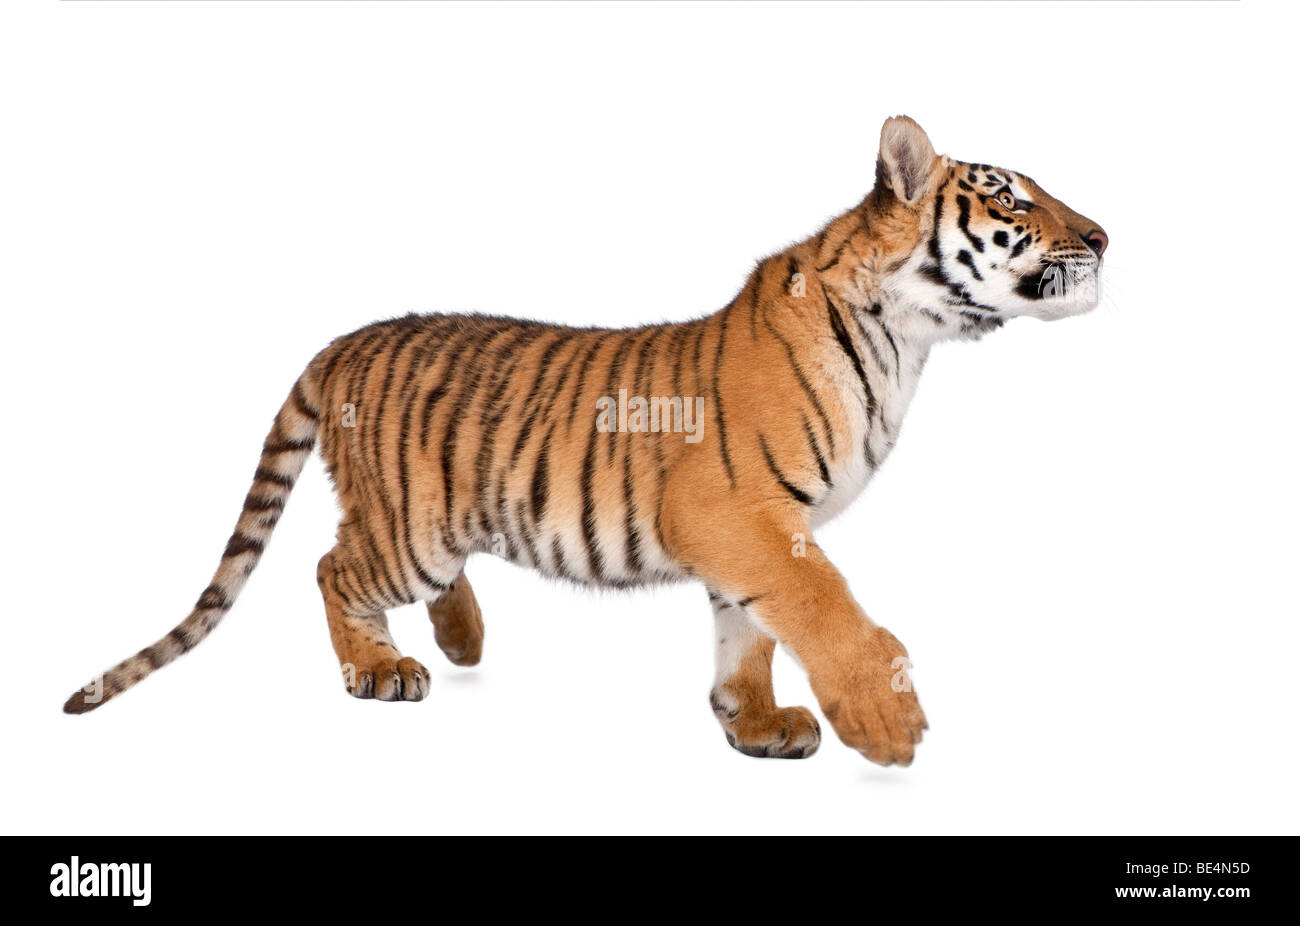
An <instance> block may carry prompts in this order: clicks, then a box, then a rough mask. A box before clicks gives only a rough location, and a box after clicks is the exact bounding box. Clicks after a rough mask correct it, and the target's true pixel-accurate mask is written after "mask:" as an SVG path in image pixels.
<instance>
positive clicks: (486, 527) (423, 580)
mask: <svg viewBox="0 0 1300 926" xmlns="http://www.w3.org/2000/svg"><path fill="white" fill-rule="evenodd" d="M1108 240H1109V239H1108V237H1107V235H1106V232H1105V231H1104V230H1103V229H1102V228H1101V226H1099V225H1098V224H1097V223H1096V222H1094V221H1093V220H1091V219H1088V218H1086V217H1084V216H1083V215H1080V214H1079V213H1077V212H1075V211H1073V210H1072V209H1070V208H1069V207H1067V206H1066V205H1065V204H1064V203H1062V202H1061V201H1059V200H1057V199H1054V198H1053V197H1051V196H1049V195H1048V194H1047V193H1046V192H1045V191H1044V190H1043V189H1042V188H1041V187H1040V186H1039V185H1038V184H1037V183H1036V182H1034V181H1033V180H1032V179H1031V178H1029V177H1028V176H1026V175H1025V174H1022V173H1018V172H1015V171H1011V170H1007V169H1004V168H1000V167H994V166H991V165H988V164H982V163H968V162H963V161H958V160H955V159H953V158H950V157H948V156H938V155H937V154H936V153H935V149H934V147H933V145H932V143H931V141H930V139H929V136H928V135H927V134H926V133H925V131H924V130H923V129H922V128H921V127H920V125H918V124H917V123H916V122H915V121H914V120H912V119H911V118H910V117H908V116H894V117H892V118H889V119H887V120H886V121H885V123H884V125H883V126H882V129H881V134H880V145H879V150H878V153H877V158H876V163H875V178H874V184H873V186H872V188H871V190H870V191H869V192H868V193H867V195H866V196H865V197H864V198H863V199H862V200H861V201H860V202H859V203H858V204H857V205H856V206H854V207H853V208H851V209H849V210H848V211H846V212H844V213H842V214H840V215H838V216H836V217H835V218H833V219H832V220H830V221H829V222H828V223H827V224H826V225H825V226H824V227H823V228H821V230H820V231H819V232H817V234H815V235H813V236H812V237H809V238H807V239H805V240H802V241H799V242H798V243H796V244H794V245H792V246H791V247H788V248H786V249H785V250H783V251H781V252H779V253H776V254H773V255H771V256H769V257H767V258H765V259H763V260H761V261H759V262H758V263H757V265H756V266H755V268H754V269H753V271H752V272H751V273H750V274H749V276H748V278H747V279H746V281H745V283H744V286H743V287H742V288H741V289H740V291H739V292H738V293H737V294H736V296H735V298H733V299H732V300H731V302H729V303H728V304H727V305H726V306H725V307H723V308H722V309H720V310H718V311H717V312H714V313H713V314H710V315H706V316H703V317H699V318H695V319H692V320H688V321H684V322H677V323H661V324H649V325H644V326H641V327H634V328H623V329H613V328H598V327H566V326H561V325H556V324H547V323H544V322H539V321H532V320H520V319H513V318H507V317H500V316H494V315H484V314H432V315H407V316H405V317H399V318H394V319H390V320H386V321H380V322H376V323H374V324H371V325H368V326H367V327H364V328H361V329H359V330H357V331H354V332H353V333H351V334H348V335H345V336H343V337H340V338H337V339H336V340H334V341H333V342H331V343H330V344H329V345H328V346H327V347H325V348H324V349H323V350H322V351H320V352H319V353H318V354H317V355H316V356H315V357H314V358H313V359H312V360H311V362H310V363H309V364H308V365H307V368H306V370H305V371H304V372H303V374H302V375H301V376H300V377H299V378H298V380H297V381H296V382H295V383H294V384H293V386H292V388H291V389H290V390H289V394H288V397H287V398H286V399H285V401H284V403H283V404H282V405H281V407H280V409H279V411H278V412H277V414H276V416H275V418H274V421H273V423H272V425H271V429H270V432H269V434H268V435H267V437H266V440H265V443H264V444H263V446H262V451H261V456H260V459H259V461H258V465H257V469H256V471H255V472H254V474H253V482H252V486H251V488H250V489H249V491H248V494H247V497H246V498H245V500H244V505H243V510H242V511H241V513H240V515H239V519H238V522H237V523H236V526H235V529H234V532H233V533H232V534H231V536H230V539H229V541H228V543H227V544H226V548H225V551H224V553H223V554H222V558H221V563H220V566H219V567H218V569H217V571H216V573H215V575H214V576H213V578H212V581H211V582H210V584H209V585H208V586H207V588H206V589H204V591H203V593H202V594H201V595H200V596H199V598H198V601H197V602H196V603H195V605H194V608H193V611H192V612H191V613H190V614H189V615H188V616H187V617H186V618H185V619H184V620H183V621H182V622H181V623H180V624H179V625H178V626H177V627H176V628H175V629H173V630H172V631H171V632H170V633H168V634H167V636H165V637H163V638H162V639H161V640H159V641H158V642H156V643H154V644H153V645H151V646H148V647H146V648H145V649H142V650H140V651H139V652H138V653H136V654H135V655H134V656H131V657H130V658H128V659H126V660H124V661H123V662H121V663H119V664H118V665H116V666H115V667H113V668H111V669H109V670H108V671H106V672H105V673H103V674H102V675H101V676H99V677H97V678H96V679H95V681H93V682H92V683H90V684H88V685H87V686H85V687H84V688H82V689H80V690H78V691H77V692H75V693H74V694H73V695H72V696H71V697H70V698H69V699H68V701H67V703H66V704H65V706H64V710H65V711H66V712H68V713H73V714H80V713H85V712H87V711H91V710H94V709H95V708H96V707H98V706H99V705H101V704H103V703H105V702H107V701H109V700H112V699H113V698H115V697H117V696H118V695H120V694H121V693H122V692H123V691H125V690H126V689H127V688H129V687H131V686H132V685H134V684H135V683H137V682H139V681H140V680H141V679H143V678H144V677H145V676H147V675H149V674H150V673H152V672H153V671H155V670H157V669H159V668H161V667H162V666H164V665H167V664H168V663H170V662H172V661H173V660H175V659H176V658H177V657H179V656H181V655H182V654H183V653H186V652H188V651H189V650H191V649H193V648H194V647H195V646H197V645H198V644H199V643H200V642H201V641H202V640H203V639H205V638H206V637H207V636H208V635H209V634H210V633H211V632H212V631H213V629H214V628H215V627H216V626H217V625H218V623H220V621H221V619H222V618H223V617H224V616H225V614H226V613H227V612H228V611H229V610H230V609H231V607H232V606H233V605H234V603H235V600H236V598H237V596H238V595H239V592H240V589H241V588H242V586H243V585H244V583H245V581H246V580H247V578H248V576H249V574H250V573H251V572H252V571H253V569H254V567H255V566H256V565H257V563H258V561H259V559H260V558H261V556H262V554H263V551H264V550H265V549H266V545H267V542H268V541H269V539H270V537H271V534H272V532H273V531H274V529H275V526H276V524H277V522H278V521H279V520H280V517H281V515H282V513H283V512H284V509H285V503H286V501H287V500H288V498H289V494H290V492H291V491H292V489H293V487H294V483H295V481H296V480H297V478H298V477H299V474H300V473H301V472H302V469H303V466H304V464H305V462H306V460H307V459H308V457H309V455H310V454H311V453H312V452H313V450H315V449H318V450H319V451H320V455H321V457H322V458H323V460H324V463H325V468H326V471H327V472H328V474H329V477H330V480H331V482H332V485H333V488H334V490H335V492H336V494H337V497H338V501H339V505H340V508H341V511H342V516H341V519H340V523H339V526H338V530H337V535H336V542H335V544H334V546H333V548H332V549H330V550H329V551H328V552H327V553H325V555H324V556H323V557H322V558H321V560H320V562H319V565H318V567H317V570H316V581H317V584H318V585H319V588H320V593H321V596H322V598H323V600H324V605H325V617H326V621H327V624H328V627H329V634H330V640H331V642H332V644H333V647H334V650H335V653H336V654H337V657H338V661H339V665H340V667H341V670H342V673H343V678H344V687H345V689H346V690H347V692H348V693H349V694H351V695H353V696H355V697H357V698H370V699H376V700H380V701H420V700H422V699H423V698H424V697H425V696H426V695H427V694H428V693H429V690H430V674H429V672H428V670H427V669H426V668H425V667H424V666H423V665H422V664H421V663H419V662H418V661H416V660H415V659H412V658H410V657H408V656H403V655H402V653H401V652H400V651H399V650H398V648H397V645H396V643H395V642H394V640H393V637H392V635H391V633H390V630H389V625H388V618H387V614H386V611H387V610H389V609H392V608H395V607H399V606H402V605H407V604H412V603H415V602H424V603H425V604H426V607H427V610H428V615H429V619H430V621H431V623H432V628H433V634H434V638H435V641H436V643H437V645H438V647H439V648H440V649H441V651H442V652H443V654H444V655H445V656H446V658H447V659H448V660H450V662H452V663H453V664H455V665H458V666H472V665H475V664H477V663H478V662H479V660H480V658H481V655H482V651H483V641H484V622H483V618H482V613H481V610H480V607H479V604H478V601H477V599H476V598H475V595H474V591H473V588H472V587H471V585H470V582H469V579H468V578H467V576H466V574H465V565H466V561H467V560H468V558H469V557H470V555H471V554H475V553H490V554H495V555H498V556H501V557H504V558H505V559H507V560H510V561H512V562H514V563H517V564H520V565H523V566H528V567H532V568H534V569H536V570H537V571H539V572H541V573H542V574H543V575H545V576H548V577H552V578H556V579H561V580H568V581H570V582H572V583H576V584H578V585H584V586H601V587H612V588H620V589H623V588H631V587H636V586H644V585H647V584H651V583H663V582H681V581H692V582H698V583H700V584H701V585H702V586H703V587H704V590H705V591H706V593H707V596H708V600H709V603H710V605H711V608H712V611H713V620H714V627H715V631H716V637H715V641H716V647H715V655H716V667H715V673H714V679H713V684H712V687H711V689H710V692H709V704H710V706H711V708H712V710H713V712H714V714H715V716H716V718H717V720H718V721H719V723H720V724H721V726H722V728H723V732H724V733H725V736H726V740H727V743H728V744H729V745H730V746H732V747H733V748H734V749H736V750H737V751H739V752H740V753H743V754H744V755H747V756H754V757H772V758H803V757H807V756H811V755H813V754H814V753H815V752H816V751H817V749H818V747H819V745H820V743H821V727H820V725H819V722H818V719H817V717H816V716H815V715H814V714H813V712H812V711H811V710H809V709H808V708H806V707H781V706H778V704H777V702H776V699H775V696H774V693H773V684H772V660H773V653H774V650H775V646H776V644H777V643H780V644H781V646H782V648H783V649H784V650H786V651H787V652H788V653H789V654H790V655H792V656H793V658H794V660H795V662H797V664H798V665H799V666H800V667H801V668H802V669H803V671H804V672H806V673H807V676H808V680H809V683H810V687H811V689H812V693H813V695H814V697H815V698H816V701H817V703H818V705H819V706H820V709H821V713H822V715H823V716H824V717H825V719H826V720H827V721H828V722H829V723H830V725H831V727H832V728H833V729H834V731H835V733H836V734H837V735H838V737H839V738H840V740H841V741H842V742H843V743H844V744H846V745H847V746H849V747H850V748H852V749H855V750H857V751H858V752H859V753H860V754H861V755H863V756H864V757H865V758H866V759H868V760H870V761H871V762H875V763H878V764H880V765H891V764H898V765H904V766H905V765H910V764H911V762H912V760H913V758H914V755H915V750H916V747H917V745H918V744H919V743H920V742H921V739H922V735H923V732H924V731H925V730H926V729H928V726H929V725H928V721H927V719H926V715H925V713H924V711H923V710H922V708H921V705H920V701H919V700H918V696H917V693H916V691H915V689H914V686H913V685H912V683H911V675H910V669H911V662H910V660H909V656H908V652H907V650H906V649H905V648H904V647H903V645H902V644H901V643H900V642H899V640H898V639H897V638H896V637H895V636H894V635H893V634H891V633H890V632H889V631H888V630H886V629H885V628H884V627H883V626H881V625H879V624H877V623H875V622H874V621H872V620H871V619H870V618H869V617H868V616H867V614H866V613H865V612H864V610H863V609H862V607H861V606H860V605H859V604H858V603H857V602H856V601H855V600H854V598H853V596H852V595H851V593H850V591H849V587H848V584H847V582H846V580H845V578H844V576H843V575H842V574H841V573H840V572H839V571H838V570H837V569H836V568H835V566H834V565H832V563H831V562H830V560H829V559H828V558H827V556H826V554H825V553H824V552H823V550H822V549H821V548H820V547H819V546H818V545H817V543H816V542H815V540H814V539H813V537H812V532H813V531H814V530H815V529H816V528H817V527H819V526H820V525H822V524H824V523H825V522H826V521H827V520H829V519H830V518H832V517H834V516H835V515H837V514H839V513H840V512H841V511H842V510H843V509H844V508H845V507H846V506H847V505H848V504H849V502H851V501H852V500H853V499H854V498H855V497H856V496H858V495H859V494H860V493H861V492H862V490H863V489H864V487H865V486H866V485H867V483H868V482H869V481H870V479H871V477H872V476H873V475H874V474H875V472H876V471H877V470H878V469H879V468H880V466H881V464H882V463H883V462H884V461H885V459H886V457H887V456H888V455H889V453H890V451H891V450H892V449H893V447H894V445H895V442H896V440H897V438H898V435H899V429H900V426H901V423H902V420H903V416H904V413H905V412H906V411H907V408H908V405H909V403H910V401H911V399H912V397H913V394H914V392H915V390H916V387H917V381H918V378H919V377H920V375H921V372H922V369H923V368H924V367H925V365H926V361H927V358H928V356H929V354H930V350H931V348H932V347H933V346H934V345H935V344H938V343H940V342H943V341H947V340H954V339H976V338H979V337H981V336H983V335H985V334H987V333H989V332H991V331H993V330H995V329H997V328H999V327H1000V326H1002V325H1003V324H1004V323H1005V322H1006V321H1007V320H1009V319H1011V318H1015V317H1019V316H1028V317H1034V318H1039V319H1043V320H1054V319H1060V318H1065V317H1067V316H1073V315H1078V314H1081V313H1083V312H1086V311H1088V310H1090V309H1092V308H1093V307H1094V306H1095V305H1096V304H1097V301H1098V289H1099V279H1100V267H1101V261H1102V255H1103V253H1104V252H1105V250H1106V247H1107V244H1108ZM616 397H617V398H616ZM629 397H630V398H629Z"/></svg>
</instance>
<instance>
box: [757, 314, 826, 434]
mask: <svg viewBox="0 0 1300 926" xmlns="http://www.w3.org/2000/svg"><path fill="white" fill-rule="evenodd" d="M823 291H825V290H823ZM767 330H768V331H770V332H772V336H773V337H774V338H776V339H777V340H778V341H780V342H781V346H782V347H784V348H785V356H786V359H787V360H788V361H789V363H790V369H791V370H792V371H793V372H794V375H795V379H796V380H797V381H798V382H799V386H800V387H801V388H802V389H803V391H804V393H805V394H806V395H807V396H808V400H809V401H810V402H812V406H813V410H814V411H815V412H817V417H818V418H820V419H821V423H822V428H823V429H825V431H826V442H827V444H828V445H829V446H830V450H831V456H834V455H835V429H834V428H832V427H831V420H830V418H828V417H827V415H826V409H824V408H822V403H821V399H819V398H818V397H817V393H816V392H814V391H813V387H812V386H811V385H810V384H809V382H808V378H807V377H806V376H804V372H803V368H802V367H800V366H799V361H798V359H797V358H796V356H795V352H794V348H793V347H791V346H790V342H789V341H787V340H786V339H785V338H784V337H782V336H781V334H780V332H778V331H777V330H776V328H775V327H773V326H772V324H771V323H770V322H769V323H768V325H767Z"/></svg>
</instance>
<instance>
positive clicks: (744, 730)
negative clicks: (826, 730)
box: [713, 698, 822, 759]
mask: <svg viewBox="0 0 1300 926" xmlns="http://www.w3.org/2000/svg"><path fill="white" fill-rule="evenodd" d="M713 710H714V713H715V714H717V715H718V721H719V722H720V723H721V724H722V730H723V732H724V733H726V735H727V742H728V743H729V744H731V748H732V749H735V750H736V751H737V752H743V753H744V754H745V755H747V756H753V757H755V758H760V759H764V758H765V759H806V758H808V757H809V756H811V755H812V754H813V753H814V752H816V751H817V747H818V746H820V745H821V741H822V731H821V726H820V725H819V724H818V723H817V718H816V717H814V716H813V714H812V711H810V710H808V708H806V707H778V708H776V709H775V710H772V711H761V710H756V709H753V708H751V709H749V710H747V711H740V712H735V711H732V710H729V709H728V708H726V707H725V706H723V705H722V704H721V703H720V702H719V701H718V699H717V698H714V704H713Z"/></svg>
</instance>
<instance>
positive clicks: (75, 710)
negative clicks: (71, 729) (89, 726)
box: [63, 690, 104, 714]
mask: <svg viewBox="0 0 1300 926" xmlns="http://www.w3.org/2000/svg"><path fill="white" fill-rule="evenodd" d="M103 703H104V698H103V697H102V696H101V697H99V698H96V699H95V700H94V701H88V700H86V692H85V691H80V690H79V691H75V692H73V694H72V697H70V698H68V700H67V701H65V702H64V703H63V713H65V714H85V713H88V712H89V711H93V710H94V709H95V708H97V707H99V705H101V704H103Z"/></svg>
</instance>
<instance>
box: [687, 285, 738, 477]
mask: <svg viewBox="0 0 1300 926" xmlns="http://www.w3.org/2000/svg"><path fill="white" fill-rule="evenodd" d="M720 322H721V328H720V329H719V331H718V347H717V350H715V351H714V352H713V413H714V415H715V417H716V418H717V420H718V449H719V450H720V451H721V453H722V467H723V469H725V470H726V471H727V479H729V480H730V481H731V487H732V488H733V489H734V488H735V487H736V473H735V470H733V469H732V467H731V453H730V452H729V451H728V449H727V414H726V409H724V408H723V406H722V391H721V389H719V388H718V369H719V367H721V366H722V350H723V348H724V347H725V345H726V341H727V313H726V311H725V310H724V311H723V313H722V317H721V319H720ZM685 401H686V400H685V398H683V399H682V402H683V403H685Z"/></svg>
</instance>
